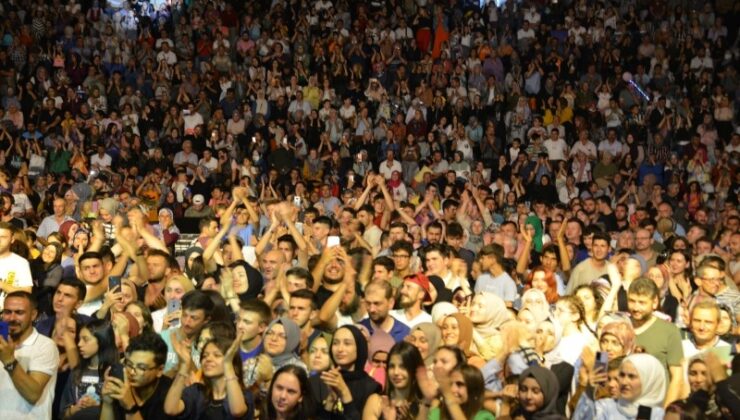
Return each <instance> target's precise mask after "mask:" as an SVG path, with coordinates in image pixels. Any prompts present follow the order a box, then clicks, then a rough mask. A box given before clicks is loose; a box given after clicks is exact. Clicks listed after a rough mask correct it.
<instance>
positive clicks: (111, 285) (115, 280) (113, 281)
mask: <svg viewBox="0 0 740 420" xmlns="http://www.w3.org/2000/svg"><path fill="white" fill-rule="evenodd" d="M116 287H118V288H120V287H121V276H110V277H108V290H113V289H115V288H116ZM119 291H120V290H119Z"/></svg>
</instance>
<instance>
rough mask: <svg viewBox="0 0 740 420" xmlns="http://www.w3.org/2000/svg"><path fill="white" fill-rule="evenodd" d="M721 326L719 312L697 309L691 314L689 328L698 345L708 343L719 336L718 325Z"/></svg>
mask: <svg viewBox="0 0 740 420" xmlns="http://www.w3.org/2000/svg"><path fill="white" fill-rule="evenodd" d="M718 324H719V313H718V311H715V310H712V309H708V308H697V309H694V311H693V312H692V313H691V323H690V325H689V328H690V329H691V334H693V335H694V340H696V341H697V342H698V343H702V344H703V343H707V342H710V341H711V340H714V338H715V337H716V336H717V325H718Z"/></svg>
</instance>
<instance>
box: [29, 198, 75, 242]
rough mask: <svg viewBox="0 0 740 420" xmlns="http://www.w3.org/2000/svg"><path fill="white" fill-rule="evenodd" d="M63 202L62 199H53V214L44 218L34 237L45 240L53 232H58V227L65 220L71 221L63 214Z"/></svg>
mask: <svg viewBox="0 0 740 420" xmlns="http://www.w3.org/2000/svg"><path fill="white" fill-rule="evenodd" d="M65 205H66V204H65V201H64V199H63V198H55V199H54V202H53V203H52V208H53V211H54V214H51V215H49V216H46V217H44V220H42V221H41V224H40V225H39V228H38V229H37V230H36V236H37V237H38V238H40V239H46V237H47V236H49V235H50V234H52V233H53V232H59V226H61V225H62V223H64V222H66V221H67V220H72V218H71V217H69V216H67V215H66V214H65V212H64V210H65Z"/></svg>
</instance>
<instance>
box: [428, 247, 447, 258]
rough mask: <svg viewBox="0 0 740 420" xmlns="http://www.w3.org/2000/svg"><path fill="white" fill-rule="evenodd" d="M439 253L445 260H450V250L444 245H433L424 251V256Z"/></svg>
mask: <svg viewBox="0 0 740 420" xmlns="http://www.w3.org/2000/svg"><path fill="white" fill-rule="evenodd" d="M434 251H437V252H439V254H440V255H442V257H443V258H450V249H449V248H448V247H447V245H443V244H431V245H429V246H427V247H426V248H425V249H424V255H428V254H429V253H430V252H434Z"/></svg>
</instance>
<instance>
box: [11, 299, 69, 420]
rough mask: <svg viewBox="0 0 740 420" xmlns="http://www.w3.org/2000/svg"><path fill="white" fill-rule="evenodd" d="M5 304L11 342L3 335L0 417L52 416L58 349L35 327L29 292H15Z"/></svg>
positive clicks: (39, 417)
mask: <svg viewBox="0 0 740 420" xmlns="http://www.w3.org/2000/svg"><path fill="white" fill-rule="evenodd" d="M6 303H7V305H6V307H5V308H4V310H3V315H2V320H3V321H4V322H7V323H8V325H9V328H8V332H9V334H8V335H9V338H10V340H9V341H10V342H9V341H6V340H5V339H4V338H2V337H0V365H2V369H0V395H2V398H0V400H1V401H2V404H0V418H3V419H13V420H16V419H28V420H31V419H34V420H35V419H50V418H51V405H52V402H53V401H54V386H55V384H56V377H57V369H58V368H59V351H58V350H57V346H56V344H54V341H52V340H51V339H50V338H48V337H44V336H43V335H41V334H39V332H38V331H36V329H35V328H34V327H33V321H34V319H36V316H37V314H38V312H37V310H36V302H35V301H34V299H33V297H32V296H31V294H30V293H25V292H14V293H13V294H11V295H10V296H9V297H8V299H7V302H6Z"/></svg>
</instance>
